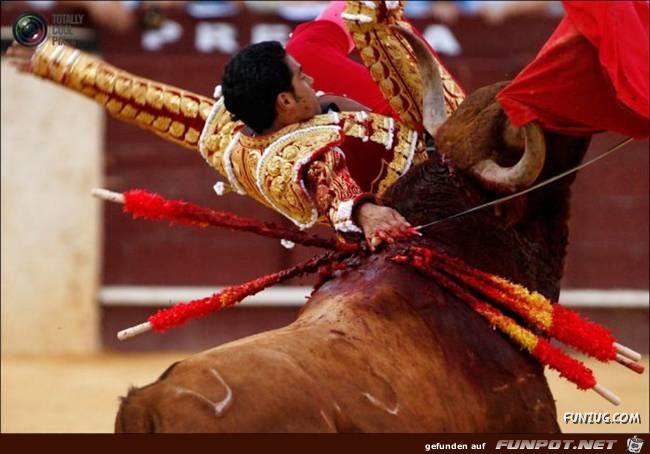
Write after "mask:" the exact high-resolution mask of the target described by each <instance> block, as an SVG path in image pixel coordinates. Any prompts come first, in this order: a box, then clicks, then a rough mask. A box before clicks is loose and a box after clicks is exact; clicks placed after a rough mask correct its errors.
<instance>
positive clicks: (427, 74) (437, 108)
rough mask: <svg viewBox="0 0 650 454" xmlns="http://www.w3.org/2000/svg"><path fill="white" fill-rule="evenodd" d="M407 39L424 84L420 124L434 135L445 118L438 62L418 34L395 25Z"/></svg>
mask: <svg viewBox="0 0 650 454" xmlns="http://www.w3.org/2000/svg"><path fill="white" fill-rule="evenodd" d="M395 28H396V29H397V30H398V31H399V33H400V34H401V35H402V36H403V37H404V38H405V39H406V40H407V41H408V43H409V44H410V45H411V48H412V49H413V53H414V54H415V58H416V60H417V62H418V68H419V70H420V76H421V77H422V82H423V84H424V90H423V99H422V124H423V126H424V129H426V130H427V132H428V133H429V134H431V135H432V136H434V137H435V135H436V132H437V131H438V128H439V127H440V125H442V124H443V123H444V122H445V120H446V119H447V114H446V112H445V96H444V91H443V88H442V78H441V77H440V68H439V65H438V62H437V61H436V60H435V58H433V55H431V52H430V51H429V48H428V47H427V45H426V44H425V43H424V42H423V41H422V38H420V37H419V36H418V35H416V34H415V33H413V32H412V31H411V30H408V29H407V28H404V27H401V26H395Z"/></svg>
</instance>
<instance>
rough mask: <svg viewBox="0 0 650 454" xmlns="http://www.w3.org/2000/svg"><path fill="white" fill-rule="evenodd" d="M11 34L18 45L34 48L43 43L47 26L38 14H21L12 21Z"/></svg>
mask: <svg viewBox="0 0 650 454" xmlns="http://www.w3.org/2000/svg"><path fill="white" fill-rule="evenodd" d="M12 32H13V35H14V39H15V40H16V41H17V42H18V43H19V44H21V45H23V46H27V47H34V46H38V45H39V44H41V43H42V42H43V41H45V37H46V36H47V24H46V23H45V19H43V16H41V15H40V14H36V13H23V14H21V15H20V16H18V18H17V19H16V20H15V21H14V25H13V28H12Z"/></svg>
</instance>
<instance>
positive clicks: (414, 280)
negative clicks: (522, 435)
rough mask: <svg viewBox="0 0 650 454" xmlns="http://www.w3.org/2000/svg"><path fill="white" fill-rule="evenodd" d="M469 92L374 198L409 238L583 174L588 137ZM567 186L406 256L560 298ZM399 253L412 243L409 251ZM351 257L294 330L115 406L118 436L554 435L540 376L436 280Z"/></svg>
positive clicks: (236, 349) (436, 234) (506, 206)
mask: <svg viewBox="0 0 650 454" xmlns="http://www.w3.org/2000/svg"><path fill="white" fill-rule="evenodd" d="M505 84H506V82H503V83H499V84H494V85H491V86H488V87H484V88H482V89H479V90H478V91H476V92H475V93H473V94H472V95H470V96H469V97H468V98H467V99H466V100H465V101H464V102H463V104H462V105H461V106H460V107H459V108H458V109H457V110H456V111H455V112H454V113H453V114H452V115H451V116H450V117H449V118H448V119H444V121H440V123H441V124H438V125H436V126H435V130H436V131H435V134H436V142H437V145H438V149H439V153H434V154H432V156H431V158H430V159H429V160H428V161H427V162H425V163H423V164H420V165H419V166H416V167H414V168H412V169H411V170H410V171H409V172H408V173H407V174H405V175H404V176H403V177H402V178H400V179H399V180H398V181H397V182H396V183H395V184H394V186H393V187H391V188H390V189H389V190H388V191H387V192H386V193H385V194H384V203H385V204H387V205H389V206H393V207H394V208H396V209H397V210H398V211H399V212H400V213H402V214H403V215H404V216H405V217H406V218H407V219H408V221H409V222H410V223H411V224H413V225H421V224H424V223H427V222H429V221H431V220H432V219H439V218H445V217H447V216H449V215H452V214H455V213H458V212H460V211H463V210H465V209H467V208H470V207H473V206H477V205H479V204H481V203H484V202H487V201H490V200H493V199H494V198H495V197H497V194H498V193H500V192H503V191H513V190H516V189H519V188H521V187H526V186H529V185H530V184H532V183H533V182H535V181H539V180H540V179H544V178H546V177H548V176H551V175H555V174H557V173H559V172H561V171H563V170H566V169H568V168H570V167H573V166H575V165H577V164H578V163H579V162H580V161H581V160H582V158H583V156H584V153H585V151H586V149H587V147H588V144H589V140H590V139H589V137H568V136H562V135H558V134H555V133H551V132H548V131H543V130H541V129H540V128H539V127H538V126H534V125H530V126H527V127H524V128H522V129H518V128H514V127H513V126H512V125H511V124H510V122H509V121H508V120H507V117H506V115H505V113H504V112H503V110H502V109H501V107H500V106H499V104H498V102H497V101H496V100H495V96H496V94H497V93H498V92H499V91H500V90H501V89H502V88H503V87H504V86H505ZM572 181H573V177H567V178H564V179H562V180H559V181H556V182H554V183H552V184H550V185H547V186H545V187H543V188H542V189H540V190H538V191H534V192H532V193H529V194H528V195H526V196H522V197H519V198H517V199H514V200H512V201H510V202H507V203H503V204H500V205H497V207H496V209H489V210H488V209H484V210H480V211H476V212H474V213H472V214H468V215H466V216H463V217H459V218H456V219H452V220H448V221H445V222H441V223H438V224H436V225H433V226H432V227H431V228H429V229H427V230H425V232H424V235H423V236H422V237H418V238H416V239H412V240H409V242H410V243H411V244H420V245H424V246H432V247H436V248H438V249H440V250H442V251H445V252H446V253H447V254H449V255H453V256H456V257H458V258H460V259H462V260H464V261H465V262H466V263H468V264H469V265H471V266H473V267H476V268H480V269H482V270H485V271H488V272H490V273H493V274H497V275H501V276H503V277H506V278H508V279H510V280H511V281H513V282H517V283H520V284H523V285H525V286H526V287H528V288H529V289H534V290H536V291H538V292H540V293H542V294H543V295H545V296H546V297H548V298H551V299H554V300H557V298H558V296H559V290H560V280H561V278H562V272H563V262H564V258H565V255H566V246H567V237H568V227H567V220H568V216H569V196H570V186H571V183H572ZM406 244H408V243H406ZM403 247H404V244H393V245H387V246H386V247H385V248H384V250H382V251H379V252H377V253H375V254H372V255H367V256H361V257H356V258H355V259H354V261H355V263H353V264H352V263H351V264H350V265H354V266H350V267H349V269H348V270H347V271H342V272H338V273H336V274H335V275H334V276H332V278H331V279H330V280H329V281H327V282H326V283H325V284H324V285H322V286H321V287H320V288H319V289H318V290H317V291H315V292H314V293H313V294H312V296H311V297H310V299H309V301H308V302H307V303H306V304H305V306H304V308H303V309H302V310H301V312H300V314H299V316H298V318H297V319H296V320H295V321H294V322H293V323H291V324H290V325H288V326H286V327H284V328H281V329H277V330H273V331H269V332H265V333H261V334H258V335H255V336H251V337H248V338H244V339H240V340H237V341H234V342H231V343H227V344H225V345H221V346H219V347H216V348H213V349H210V350H207V351H204V352H201V353H198V354H195V355H193V356H190V357H189V358H187V359H185V360H183V361H180V362H177V363H175V364H173V365H172V366H170V367H169V368H168V369H167V370H166V371H165V372H164V373H163V374H162V375H161V376H160V377H159V378H158V380H156V381H155V382H154V383H152V384H149V385H147V386H144V387H141V388H132V389H131V390H130V391H129V392H128V395H127V396H126V397H125V398H123V399H122V402H121V405H120V407H119V411H118V413H117V417H116V420H115V431H116V432H510V433H513V432H529V433H530V432H546V433H552V432H558V431H559V427H558V424H557V420H556V409H555V403H554V400H553V396H552V395H551V392H550V390H549V387H548V384H547V382H546V379H545V377H544V374H543V367H542V366H541V365H540V364H539V363H537V362H536V361H535V360H533V359H532V358H531V357H530V356H529V355H528V354H527V353H525V352H523V351H521V350H520V349H519V348H518V347H516V346H514V345H513V344H512V343H511V342H510V341H509V340H508V339H507V338H506V337H504V336H503V335H502V334H500V333H498V332H496V331H494V330H493V329H492V328H491V327H490V326H489V324H488V323H486V322H485V320H483V319H482V318H481V317H480V316H479V315H477V314H476V313H475V312H474V311H473V310H472V309H471V308H469V307H468V306H467V305H465V304H464V303H463V302H462V301H460V300H459V299H457V298H456V297H455V296H454V295H452V294H450V293H448V292H446V291H445V290H444V289H443V288H442V287H440V286H439V285H438V284H437V283H436V282H434V281H432V280H430V279H427V278H425V277H423V276H421V275H420V274H418V273H416V272H415V271H413V270H411V269H409V268H406V267H403V266H400V265H398V264H395V263H393V262H391V261H390V260H387V258H388V257H390V256H392V255H394V254H395V253H397V252H398V251H399V250H400V248H403Z"/></svg>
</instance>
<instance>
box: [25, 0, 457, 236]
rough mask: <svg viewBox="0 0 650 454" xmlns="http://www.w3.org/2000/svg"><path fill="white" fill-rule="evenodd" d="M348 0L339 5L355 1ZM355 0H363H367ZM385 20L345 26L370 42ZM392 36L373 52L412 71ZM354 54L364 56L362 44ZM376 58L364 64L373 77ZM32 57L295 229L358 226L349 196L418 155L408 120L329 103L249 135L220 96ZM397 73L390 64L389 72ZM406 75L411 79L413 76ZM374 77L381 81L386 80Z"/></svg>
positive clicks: (46, 54)
mask: <svg viewBox="0 0 650 454" xmlns="http://www.w3.org/2000/svg"><path fill="white" fill-rule="evenodd" d="M350 3H351V4H352V6H348V9H349V8H351V7H352V8H356V6H355V4H356V3H359V2H350ZM360 3H362V4H366V8H370V7H369V6H368V5H370V4H371V3H373V2H360ZM374 3H381V2H374ZM370 9H371V10H372V8H370ZM399 11H401V10H400V9H397V10H396V14H397V13H398V12H399ZM357 12H358V14H361V13H363V12H365V10H363V9H361V10H358V11H357ZM389 16H390V15H389ZM389 16H386V17H389ZM375 19H376V17H375ZM391 20H392V19H391ZM357 25H358V24H357ZM388 25H389V24H387V23H380V24H375V28H374V29H372V28H370V29H368V30H370V31H368V30H364V29H358V30H357V29H355V26H354V25H351V26H350V28H351V29H352V31H353V36H354V38H355V40H356V41H357V42H358V44H363V43H361V41H360V40H362V36H363V35H364V33H366V34H368V33H374V35H373V36H374V38H372V39H368V40H367V43H370V44H367V46H369V47H372V48H375V47H377V46H378V44H377V39H378V37H379V38H381V37H382V36H387V35H386V34H387V33H390V29H389V27H388ZM357 28H358V27H357ZM362 28H363V27H362ZM366 28H367V27H366ZM372 30H374V31H372ZM377 33H379V34H377ZM393 44H394V45H393V46H392V47H391V48H390V52H386V48H385V46H384V47H382V49H383V50H380V51H378V52H376V53H373V56H374V57H375V58H378V59H379V60H381V62H382V64H383V65H387V62H388V61H394V62H398V63H399V64H398V65H397V66H398V67H400V68H401V70H400V71H398V73H400V74H404V71H406V72H407V73H411V74H413V73H414V72H415V73H417V66H416V65H415V62H414V61H413V59H412V56H411V55H410V53H409V52H408V50H409V48H408V44H407V43H406V42H405V41H404V40H403V39H402V40H398V41H395V42H394V43H393ZM396 45H399V46H401V47H400V48H399V49H398V48H396V47H395V46H396ZM373 46H375V47H373ZM400 49H401V50H400ZM362 56H364V59H368V58H369V57H368V52H365V53H364V51H363V46H362ZM400 59H401V60H400ZM375 63H377V62H373V64H371V65H370V69H371V72H372V73H373V76H377V78H379V77H380V74H379V73H378V71H377V70H373V67H376V64H375ZM373 65H374V66H373ZM32 67H33V72H34V74H36V75H38V76H40V77H42V78H45V79H49V80H51V81H54V82H56V83H58V84H60V85H63V86H65V87H68V88H70V89H72V90H75V91H77V92H79V93H82V94H83V95H85V96H87V97H89V98H92V99H94V100H95V101H96V102H98V103H100V104H101V105H103V106H104V107H105V108H106V109H107V110H108V112H109V113H110V114H111V115H113V116H114V117H117V118H119V119H121V120H124V121H127V122H130V123H133V124H136V125H138V126H140V127H142V128H144V129H147V130H149V131H151V132H153V133H155V134H157V135H158V136H161V137H163V138H164V139H166V140H170V141H173V142H176V143H178V144H180V145H182V146H184V147H187V148H190V149H193V150H196V151H198V152H199V153H200V154H201V155H202V156H203V158H204V159H205V160H206V161H207V162H208V164H210V165H211V166H212V167H213V168H214V169H215V170H216V171H217V172H218V173H220V174H221V175H222V176H223V177H224V178H225V180H226V182H225V183H224V184H223V188H224V191H236V192H237V193H239V194H247V195H249V196H250V197H252V198H254V199H255V200H257V201H259V202H260V203H262V204H264V205H267V206H269V207H271V208H273V209H275V210H276V211H279V212H280V213H282V214H283V215H284V216H286V217H287V218H289V219H291V220H292V221H293V222H294V223H295V224H296V225H297V226H298V227H300V228H301V229H305V228H308V227H310V226H312V225H314V223H316V222H318V221H323V222H329V223H331V224H332V225H333V226H334V227H335V229H336V230H338V231H341V232H360V229H359V228H358V227H357V226H356V225H355V224H354V222H353V220H352V213H353V208H354V205H355V204H356V203H357V202H358V201H359V200H362V199H366V198H368V197H369V196H370V195H371V194H375V195H378V196H381V194H382V193H383V192H384V191H385V190H386V189H387V188H388V187H389V186H390V185H391V184H392V183H394V182H395V181H396V180H397V179H398V178H399V177H400V176H401V175H403V174H404V173H405V172H406V171H407V170H408V169H409V168H410V167H411V166H412V165H414V164H417V163H419V162H422V161H424V160H425V159H426V157H427V156H426V152H425V146H424V139H423V137H422V135H421V134H419V133H418V132H417V130H416V129H415V128H409V127H407V126H406V125H405V124H403V123H400V122H397V121H395V120H394V119H393V118H390V117H386V116H382V115H377V114H374V113H366V112H338V113H337V112H330V113H327V114H322V115H317V116H315V117H313V118H312V119H310V120H308V121H306V122H303V123H297V124H293V125H290V126H287V127H285V128H283V129H282V130H280V131H277V132H275V133H273V134H270V135H266V136H257V137H251V136H248V135H246V134H245V131H244V129H245V125H244V124H243V123H241V122H239V121H233V120H232V119H231V116H230V113H229V112H228V111H227V110H226V109H225V107H224V103H223V98H221V97H220V96H219V97H217V99H216V100H213V99H210V98H207V97H204V96H201V95H197V94H195V93H192V92H189V91H186V90H183V89H180V88H177V87H174V86H170V85H166V84H162V83H159V82H156V81H152V80H148V79H144V78H141V77H138V76H135V75H132V74H129V73H127V72H125V71H122V70H120V69H118V68H116V67H114V66H112V65H110V64H108V63H106V62H104V61H102V60H100V59H98V58H95V57H93V56H91V55H88V54H86V53H83V52H81V51H79V50H77V49H74V48H72V47H69V46H65V45H61V44H54V43H52V42H50V41H46V42H44V43H43V44H42V45H40V46H39V48H38V49H37V50H36V52H35V54H34V58H33V61H32ZM397 77H398V75H396V74H390V77H389V79H390V80H397V79H396V78H397ZM406 79H408V80H410V82H409V83H410V84H411V85H412V86H417V83H418V82H417V81H414V80H413V79H412V78H408V77H407V78H406ZM406 79H405V80H406ZM400 80H401V79H400ZM379 82H380V84H379V85H380V87H381V88H382V90H389V89H391V87H393V85H390V86H389V84H387V83H383V84H382V81H379ZM420 83H421V82H420ZM391 84H393V82H391ZM413 84H415V85H413ZM452 88H453V87H452ZM406 92H407V90H392V91H390V90H389V91H384V94H385V95H387V97H388V98H389V99H390V100H391V103H392V105H393V107H394V108H395V109H396V110H397V111H398V113H399V114H400V117H401V118H410V120H409V122H410V123H412V124H414V125H416V126H417V122H418V121H420V119H419V117H417V115H415V116H413V115H411V116H409V112H410V110H408V109H407V110H404V109H405V107H408V106H410V105H411V104H408V103H405V102H403V101H399V99H400V97H402V95H403V94H404V93H406ZM460 93H461V95H462V92H460ZM454 96H455V97H451V98H450V99H451V104H450V105H452V106H454V107H455V104H454V103H456V102H460V101H459V99H462V98H459V97H458V96H459V95H458V96H457V93H456V94H455V95H454ZM395 100H397V101H395ZM407 104H408V105H407Z"/></svg>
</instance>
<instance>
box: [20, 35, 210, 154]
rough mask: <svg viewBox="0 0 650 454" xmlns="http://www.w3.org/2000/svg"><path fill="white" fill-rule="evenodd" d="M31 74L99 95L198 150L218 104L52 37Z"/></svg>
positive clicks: (125, 115) (110, 106)
mask: <svg viewBox="0 0 650 454" xmlns="http://www.w3.org/2000/svg"><path fill="white" fill-rule="evenodd" d="M31 72H32V73H33V74H35V75H37V76H39V77H42V78H44V79H48V80H50V81H53V82H55V83H57V84H59V85H63V86H64V87H67V88H69V89H71V90H74V91H77V92H79V93H81V94H83V95H85V96H87V97H89V98H91V99H94V100H95V101H96V102H98V103H100V104H101V105H102V106H104V107H105V108H106V110H108V112H109V113H110V114H111V115H112V116H114V117H116V118H119V119H120V120H124V121H126V122H129V123H133V124H136V125H138V126H140V127H141V128H144V129H147V130H149V131H151V132H153V133H154V134H157V135H158V136H161V137H163V138H165V139H167V140H170V141H172V142H176V143H178V144H180V145H183V146H184V147H187V148H191V149H194V150H196V149H197V144H198V140H199V136H200V134H201V130H202V128H203V125H204V124H205V120H206V118H207V117H208V115H209V113H210V110H211V108H212V105H213V103H214V100H212V99H210V98H206V97H204V96H200V95H197V94H195V93H192V92H189V91H187V90H182V89H180V88H177V87H174V86H171V85H165V84H162V83H160V82H155V81H152V80H148V79H144V78H142V77H138V76H135V75H133V74H129V73H128V72H126V71H123V70H121V69H119V68H116V67H114V66H112V65H109V64H108V63H106V62H104V61H102V60H100V59H98V58H96V57H93V56H91V55H89V54H87V53H85V52H81V51H80V50H78V49H75V48H73V47H70V46H66V45H62V44H59V43H56V44H55V43H53V42H52V41H51V40H48V41H45V42H43V43H42V44H41V45H40V46H39V47H38V48H37V49H36V51H35V52H34V55H33V57H32V61H31Z"/></svg>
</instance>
